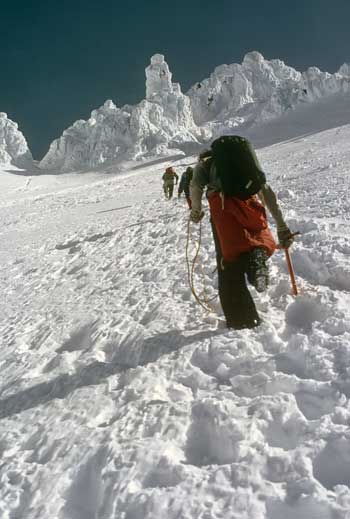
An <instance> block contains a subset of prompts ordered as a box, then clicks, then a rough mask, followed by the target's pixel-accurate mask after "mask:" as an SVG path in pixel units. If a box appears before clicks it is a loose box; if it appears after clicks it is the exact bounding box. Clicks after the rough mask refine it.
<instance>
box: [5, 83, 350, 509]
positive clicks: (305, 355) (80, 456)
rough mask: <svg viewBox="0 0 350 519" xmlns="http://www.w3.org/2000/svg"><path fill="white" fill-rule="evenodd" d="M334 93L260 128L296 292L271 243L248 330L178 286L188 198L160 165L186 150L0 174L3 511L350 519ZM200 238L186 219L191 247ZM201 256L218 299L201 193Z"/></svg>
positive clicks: (344, 214) (344, 239)
mask: <svg viewBox="0 0 350 519" xmlns="http://www.w3.org/2000/svg"><path fill="white" fill-rule="evenodd" d="M150 95H153V94H152V93H150ZM342 103H344V99H343V98H339V97H337V96H334V97H333V98H332V104H330V105H327V106H326V105H325V104H324V103H323V104H322V103H321V104H318V105H317V106H316V105H315V107H314V108H315V110H314V112H312V111H311V112H310V111H309V112H307V113H306V115H305V118H304V119H303V118H302V115H303V114H301V113H300V114H299V116H300V118H299V119H298V120H297V119H295V118H296V117H297V115H298V112H297V111H296V112H293V113H292V114H291V115H290V116H288V117H287V116H284V117H282V118H280V119H279V121H278V123H277V122H276V124H271V125H266V126H265V127H264V129H262V133H261V134H260V135H258V133H256V134H255V140H256V142H264V143H265V147H264V148H259V149H258V150H257V152H258V155H259V158H260V160H261V162H262V164H263V165H264V168H265V170H266V172H267V175H268V179H269V181H270V183H271V185H272V186H273V187H274V189H275V190H276V191H277V193H278V195H279V199H280V203H281V206H282V208H283V211H284V214H285V216H286V219H287V221H288V223H289V225H290V227H291V228H292V229H293V230H299V231H300V232H301V235H300V237H299V238H298V239H297V240H296V242H295V244H294V245H293V247H292V259H293V262H294V267H295V272H296V279H297V284H298V287H299V289H300V295H299V296H297V297H293V296H292V295H291V294H290V282H289V276H288V272H287V267H286V262H285V259H284V255H283V253H282V252H276V253H275V255H274V256H273V257H272V258H271V260H270V269H271V285H270V287H269V289H268V291H267V292H266V293H265V294H262V295H261V294H257V293H255V292H254V290H253V289H252V294H253V296H254V298H255V300H256V303H257V306H258V309H259V312H260V314H261V316H262V317H263V319H264V323H263V324H262V325H261V326H260V327H259V328H257V329H255V330H242V331H233V330H227V329H226V328H225V327H224V326H222V320H223V316H222V313H221V309H220V305H219V302H218V300H217V299H216V300H215V301H214V302H213V303H212V305H213V307H214V310H215V313H211V314H206V313H205V311H204V310H202V308H201V307H200V306H199V305H198V304H197V303H196V301H195V300H194V298H193V296H192V294H191V291H190V288H189V286H188V282H187V273H186V262H185V248H186V238H187V221H188V210H187V208H186V203H185V200H184V199H183V198H181V199H177V198H174V199H173V200H170V201H167V200H165V199H164V198H163V193H162V185H161V184H162V182H161V176H162V173H163V171H164V168H165V167H166V166H168V165H173V166H174V167H175V168H176V170H177V171H178V172H179V173H181V172H182V171H183V170H184V169H185V168H186V166H187V165H188V164H192V163H193V162H194V161H195V157H193V156H192V157H191V156H185V157H182V158H180V159H179V158H178V157H173V158H171V157H169V158H168V159H166V160H164V159H163V160H161V159H158V160H154V161H150V162H148V164H144V165H140V164H137V163H134V164H132V163H131V162H130V163H129V166H128V168H127V169H125V170H124V172H116V173H117V174H113V168H112V167H111V168H110V169H108V168H107V169H105V170H104V171H101V170H99V171H90V172H86V173H85V174H83V175H82V174H80V175H77V174H74V173H66V174H62V175H48V174H47V175H41V176H36V175H34V174H30V173H28V172H26V171H24V170H19V169H18V168H15V167H14V166H11V167H10V168H5V169H4V170H3V171H2V172H1V175H0V187H1V189H0V221H1V227H0V229H1V231H0V233H1V243H2V247H1V250H0V262H1V267H2V268H1V270H0V289H1V294H2V297H1V300H0V305H1V306H0V316H1V320H0V337H1V338H2V345H1V349H0V370H1V380H0V384H1V386H0V452H1V464H0V516H1V518H2V519H160V518H162V519H163V518H166V519H219V518H222V519H223V518H225V519H226V518H230V519H281V518H285V519H334V518H337V519H349V518H350V428H349V426H350V406H349V398H350V371H349V370H350V310H349V308H350V261H349V260H350V241H349V223H350V222H349V214H350V213H349V189H350V181H349V169H350V148H349V141H350V124H349V122H350V117H348V124H345V122H344V121H343V118H344V114H345V113H346V111H345V105H344V104H342ZM322 107H323V112H322V113H321V108H322ZM332 107H333V110H332ZM109 109H111V108H109ZM111 110H113V108H112V109H111ZM327 110H328V112H327ZM327 113H328V114H330V113H333V117H334V118H335V115H334V114H338V117H339V121H340V123H339V124H338V125H337V124H336V122H335V119H333V121H332V120H331V118H330V117H327ZM317 117H318V119H317ZM325 120H326V122H325ZM298 121H299V125H298V124H297V123H298ZM306 121H308V122H309V125H310V126H309V127H307V125H306ZM322 123H324V124H325V126H324V128H323V130H322V131H321V129H322V128H321V127H322ZM292 127H293V128H294V134H293V132H292ZM325 128H327V129H325ZM277 133H278V135H279V139H280V140H281V138H282V136H283V135H285V136H286V137H285V139H284V140H283V141H282V142H280V143H277V144H272V145H270V146H266V144H267V141H268V136H269V135H270V142H271V143H273V142H275V140H276V134H277ZM197 241H198V227H196V226H194V225H193V226H191V240H190V244H191V245H190V249H189V252H190V255H191V256H193V254H194V249H195V244H196V243H197ZM199 262H200V265H201V266H202V270H201V269H198V270H197V271H196V272H197V274H196V276H195V285H196V288H197V291H198V292H199V293H202V291H203V288H204V287H206V292H207V296H208V297H212V296H215V294H216V284H217V281H216V273H215V272H214V268H215V253H214V246H213V240H212V236H211V231H210V225H209V220H208V209H207V208H206V218H205V219H204V221H203V223H202V245H201V249H200V255H199Z"/></svg>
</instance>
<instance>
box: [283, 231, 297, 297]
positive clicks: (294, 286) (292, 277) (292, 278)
mask: <svg viewBox="0 0 350 519" xmlns="http://www.w3.org/2000/svg"><path fill="white" fill-rule="evenodd" d="M298 234H300V232H299V231H298V232H293V233H292V234H291V237H293V238H294V236H297V235H298ZM279 248H280V249H283V250H284V252H285V255H286V261H287V266H288V272H289V276H290V281H291V283H292V294H293V296H297V295H298V293H299V292H298V288H297V284H296V281H295V275H294V269H293V263H292V259H291V257H290V254H289V247H281V246H279Z"/></svg>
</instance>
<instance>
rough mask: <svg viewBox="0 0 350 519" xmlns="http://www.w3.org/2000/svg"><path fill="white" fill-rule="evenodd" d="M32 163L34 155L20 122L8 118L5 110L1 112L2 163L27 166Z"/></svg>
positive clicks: (0, 141) (0, 161) (0, 150)
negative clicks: (19, 124)
mask: <svg viewBox="0 0 350 519" xmlns="http://www.w3.org/2000/svg"><path fill="white" fill-rule="evenodd" d="M32 163H33V158H32V155H31V153H30V151H29V149H28V145H27V142H26V140H25V138H24V136H23V134H22V133H21V132H20V131H19V129H18V124H17V123H15V122H13V121H11V119H8V117H7V114H6V113H5V112H0V164H13V165H15V166H19V167H25V166H29V165H31V164H32Z"/></svg>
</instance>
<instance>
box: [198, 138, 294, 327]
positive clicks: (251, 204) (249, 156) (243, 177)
mask: <svg viewBox="0 0 350 519" xmlns="http://www.w3.org/2000/svg"><path fill="white" fill-rule="evenodd" d="M205 188H206V196H207V198H208V202H209V207H210V221H211V226H212V231H213V237H214V243H215V249H216V259H217V267H218V278H219V280H218V281H219V286H218V288H219V297H220V302H221V306H222V309H223V312H224V314H225V317H226V323H227V326H228V327H229V328H234V329H241V328H254V327H255V326H258V325H259V324H260V323H261V319H260V317H259V315H258V312H257V310H256V307H255V303H254V301H253V298H252V296H251V294H250V292H249V290H248V287H247V283H246V277H247V279H248V281H249V283H250V284H251V285H253V286H254V287H255V288H256V290H257V291H258V292H263V291H264V290H266V288H267V286H268V282H269V271H268V266H267V260H268V258H269V257H270V256H271V255H272V254H273V252H274V251H275V248H276V243H275V241H274V238H273V236H272V233H271V231H270V229H269V227H268V224H267V219H266V212H265V207H264V206H266V207H267V208H268V209H269V211H270V213H271V215H272V216H273V218H274V220H275V222H276V225H277V235H278V239H279V242H280V245H281V246H282V247H283V248H287V247H289V246H290V245H291V243H292V241H293V234H292V233H291V231H290V230H289V228H288V226H287V224H286V223H285V221H284V219H283V216H282V213H281V209H280V207H279V205H278V202H277V198H276V195H275V193H274V192H273V190H272V189H271V187H270V186H269V185H268V184H267V183H266V177H265V174H264V172H263V171H262V169H261V166H260V164H259V162H258V159H257V157H256V155H255V152H254V150H253V148H252V146H251V144H250V143H249V141H247V140H246V139H244V138H242V137H239V136H224V137H221V138H219V139H217V140H216V141H214V142H213V143H212V145H211V150H207V151H205V152H203V153H202V154H201V155H200V156H199V162H198V164H197V165H196V167H195V168H194V172H193V178H192V182H191V201H192V209H191V213H190V218H191V220H192V221H193V222H196V223H198V222H199V221H200V220H201V219H202V217H203V214H204V213H203V211H202V203H201V201H202V195H203V191H204V189H205Z"/></svg>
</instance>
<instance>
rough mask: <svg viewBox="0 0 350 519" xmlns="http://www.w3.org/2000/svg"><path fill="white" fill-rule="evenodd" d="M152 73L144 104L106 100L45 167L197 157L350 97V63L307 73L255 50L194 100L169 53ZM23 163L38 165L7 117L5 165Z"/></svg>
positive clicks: (155, 61) (198, 89)
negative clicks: (302, 108)
mask: <svg viewBox="0 0 350 519" xmlns="http://www.w3.org/2000/svg"><path fill="white" fill-rule="evenodd" d="M145 73H146V97H145V99H144V100H142V101H141V102H140V103H139V104H137V105H135V106H132V105H124V106H123V107H121V108H119V107H117V106H116V105H115V104H114V102H113V101H111V100H107V101H106V102H105V103H104V104H103V105H102V106H101V107H100V108H97V109H96V110H93V111H92V112H91V117H90V118H89V119H88V120H86V121H85V120H78V121H76V122H75V123H74V124H73V125H72V126H70V127H69V128H67V129H66V130H65V131H64V132H63V134H62V136H61V137H60V138H58V139H56V140H54V141H53V142H52V143H51V145H50V148H49V150H48V152H47V153H46V155H45V156H44V158H43V159H42V161H41V162H40V167H41V168H42V169H46V170H53V171H57V172H61V171H74V170H83V169H86V168H95V167H98V166H101V165H107V164H113V163H117V162H119V163H120V162H122V161H129V160H135V159H136V160H143V159H149V158H152V157H159V156H163V157H164V156H169V155H174V154H181V155H184V154H186V153H189V152H196V151H197V150H198V149H199V147H200V146H201V145H204V144H205V143H207V142H209V141H210V139H212V138H214V137H216V136H217V135H219V134H222V133H232V132H239V131H243V132H244V131H245V130H246V129H247V128H248V129H249V128H251V127H252V126H256V125H261V124H263V123H265V122H266V121H269V120H272V119H276V118H278V117H279V116H281V115H282V114H284V113H285V112H286V111H290V110H292V109H294V108H295V107H297V106H298V105H300V104H301V103H313V102H315V101H317V100H319V99H321V98H325V97H327V96H330V95H334V94H346V93H349V92H350V65H349V64H347V63H344V64H343V65H342V66H341V67H340V69H339V70H338V72H336V73H335V74H329V73H328V72H322V71H321V70H319V69H318V68H316V67H311V68H309V69H308V70H307V71H306V72H304V73H300V72H298V71H297V70H295V69H294V68H292V67H289V66H288V65H286V64H285V63H284V62H283V61H281V60H279V59H273V60H271V61H268V60H266V59H265V58H264V57H263V56H262V55H261V54H260V53H259V52H256V51H253V52H249V53H248V54H246V55H245V57H244V59H243V62H242V64H237V63H234V64H231V65H225V64H224V65H220V66H219V67H217V68H216V69H215V70H214V72H213V73H212V74H211V75H210V77H209V78H207V79H204V80H202V81H201V82H197V83H196V84H195V85H193V86H192V87H191V88H190V89H189V91H188V92H187V94H183V93H182V91H181V87H180V85H179V84H178V83H173V82H172V73H171V71H170V69H169V66H168V64H167V63H166V61H165V59H164V56H163V55H162V54H155V55H154V56H152V57H151V63H150V65H149V66H148V67H147V68H146V70H145ZM4 121H6V123H4ZM4 126H5V127H6V131H5V133H4V129H3V128H4ZM4 135H6V136H5V137H4ZM1 143H2V144H1ZM22 159H23V160H25V161H27V160H30V161H31V160H32V158H31V155H30V152H29V150H28V147H27V144H26V142H25V139H24V137H23V135H22V134H21V133H20V132H18V130H17V125H16V124H15V123H13V122H12V121H10V120H9V119H7V117H6V114H4V115H3V116H2V118H0V164H1V163H8V162H13V163H15V164H16V165H17V164H19V163H21V164H22V162H23V160H22Z"/></svg>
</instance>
